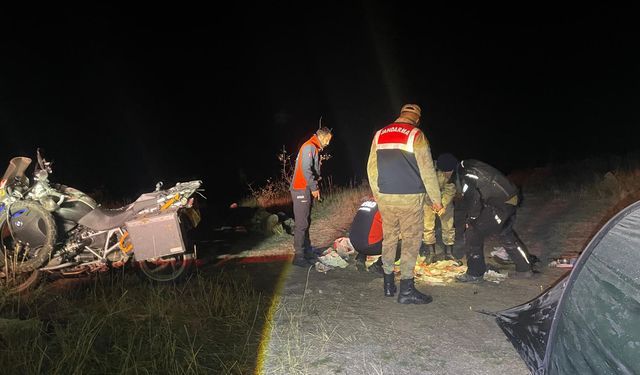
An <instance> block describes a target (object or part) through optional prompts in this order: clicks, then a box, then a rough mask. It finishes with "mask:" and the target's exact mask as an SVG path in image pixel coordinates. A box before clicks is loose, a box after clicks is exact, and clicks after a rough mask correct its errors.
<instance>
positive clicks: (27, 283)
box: [0, 270, 43, 294]
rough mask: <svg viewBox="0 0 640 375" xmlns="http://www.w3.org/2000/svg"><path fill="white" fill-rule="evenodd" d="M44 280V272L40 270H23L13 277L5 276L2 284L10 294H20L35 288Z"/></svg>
mask: <svg viewBox="0 0 640 375" xmlns="http://www.w3.org/2000/svg"><path fill="white" fill-rule="evenodd" d="M42 280H43V277H42V273H41V272H40V271H38V270H35V271H31V272H23V273H20V274H18V275H15V276H11V277H6V276H5V277H3V279H2V281H1V282H0V285H2V286H3V287H4V289H5V290H6V291H7V293H8V294H20V293H25V292H28V291H30V290H33V289H35V288H36V287H37V286H38V285H40V282H41V281H42Z"/></svg>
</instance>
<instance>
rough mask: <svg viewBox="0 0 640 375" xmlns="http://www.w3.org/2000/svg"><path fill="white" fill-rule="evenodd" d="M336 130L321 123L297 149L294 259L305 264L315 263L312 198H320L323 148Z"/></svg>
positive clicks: (292, 188)
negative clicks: (310, 228) (312, 237)
mask: <svg viewBox="0 0 640 375" xmlns="http://www.w3.org/2000/svg"><path fill="white" fill-rule="evenodd" d="M332 137H333V134H332V133H331V130H330V129H328V128H326V127H324V126H321V127H320V128H319V129H318V130H317V131H316V133H315V134H314V135H312V136H311V138H309V140H308V141H306V142H305V143H304V144H303V145H302V146H301V147H300V150H299V151H298V156H297V157H296V166H295V170H294V172H293V177H292V178H291V186H290V187H289V190H290V191H291V199H292V201H293V216H294V221H295V228H294V233H293V249H294V251H295V254H294V257H293V261H292V263H293V264H294V265H296V266H300V267H306V266H309V265H311V264H314V263H315V259H316V255H315V253H314V252H313V248H312V247H311V239H310V238H309V226H310V225H311V207H312V206H313V200H314V199H318V200H320V188H319V186H318V181H319V180H320V176H321V175H320V151H322V150H323V149H324V148H325V147H327V146H328V145H329V143H330V142H331V138H332Z"/></svg>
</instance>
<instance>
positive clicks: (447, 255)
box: [444, 245, 456, 260]
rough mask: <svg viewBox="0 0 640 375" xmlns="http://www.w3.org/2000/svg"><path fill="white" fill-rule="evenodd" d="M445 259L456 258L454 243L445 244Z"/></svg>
mask: <svg viewBox="0 0 640 375" xmlns="http://www.w3.org/2000/svg"><path fill="white" fill-rule="evenodd" d="M444 260H456V258H455V257H454V256H453V245H444Z"/></svg>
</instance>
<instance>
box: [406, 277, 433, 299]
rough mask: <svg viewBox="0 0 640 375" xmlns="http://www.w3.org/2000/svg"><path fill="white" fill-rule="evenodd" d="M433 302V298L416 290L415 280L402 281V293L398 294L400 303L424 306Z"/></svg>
mask: <svg viewBox="0 0 640 375" xmlns="http://www.w3.org/2000/svg"><path fill="white" fill-rule="evenodd" d="M431 301H433V297H431V296H430V295H428V294H424V293H421V292H420V291H418V290H417V289H416V286H415V284H414V281H413V279H402V280H400V293H398V303H402V304H405V305H407V304H411V303H413V304H416V305H424V304H427V303H429V302H431Z"/></svg>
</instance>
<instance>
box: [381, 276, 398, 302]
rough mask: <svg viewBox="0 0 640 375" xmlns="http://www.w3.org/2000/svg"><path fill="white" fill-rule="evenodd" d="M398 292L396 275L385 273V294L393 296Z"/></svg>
mask: <svg viewBox="0 0 640 375" xmlns="http://www.w3.org/2000/svg"><path fill="white" fill-rule="evenodd" d="M395 294H396V276H395V275H394V274H393V273H385V274H384V296H385V297H393V296H394V295H395Z"/></svg>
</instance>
